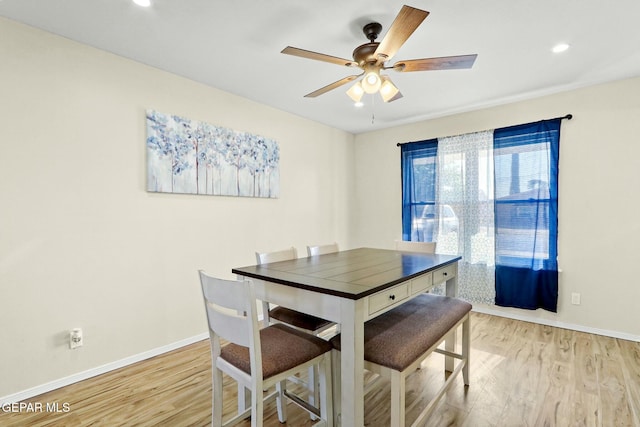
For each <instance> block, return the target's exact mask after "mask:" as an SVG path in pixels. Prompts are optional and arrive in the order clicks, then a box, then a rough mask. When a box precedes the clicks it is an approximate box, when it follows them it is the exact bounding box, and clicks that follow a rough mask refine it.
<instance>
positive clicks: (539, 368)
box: [0, 313, 640, 427]
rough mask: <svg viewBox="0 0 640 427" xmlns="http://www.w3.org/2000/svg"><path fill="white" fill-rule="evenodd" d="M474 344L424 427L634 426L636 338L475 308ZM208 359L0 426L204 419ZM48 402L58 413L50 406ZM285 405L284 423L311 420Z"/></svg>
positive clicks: (380, 405)
mask: <svg viewBox="0 0 640 427" xmlns="http://www.w3.org/2000/svg"><path fill="white" fill-rule="evenodd" d="M471 347H472V348H471V385H470V386H469V387H468V388H466V389H465V387H464V386H463V383H462V377H458V378H456V382H455V383H454V384H453V386H452V388H451V389H450V391H449V392H448V393H447V395H446V396H445V398H443V400H442V402H441V403H440V404H439V405H438V407H437V409H436V411H435V412H434V414H433V415H432V416H431V418H430V419H429V421H428V424H427V425H429V426H465V427H482V426H532V427H533V426H563V427H564V426H598V427H608V426H623V427H627V426H631V427H640V343H636V342H631V341H624V340H619V339H615V338H608V337H603V336H598V335H592V334H586V333H581V332H575V331H570V330H566V329H559V328H553V327H549V326H543V325H537V324H533V323H527V322H521V321H517V320H511V319H506V318H501V317H495V316H490V315H486V314H479V313H472V330H471ZM210 363H211V360H210V354H209V342H208V341H202V342H199V343H196V344H193V345H190V346H188V347H184V348H181V349H179V350H176V351H173V352H171V353H167V354H164V355H161V356H158V357H155V358H153V359H149V360H147V361H143V362H140V363H137V364H135V365H132V366H129V367H126V368H122V369H119V370H117V371H113V372H110V373H107V374H104V375H101V376H98V377H95V378H92V379H88V380H85V381H82V382H80V383H77V384H73V385H70V386H67V387H64V388H61V389H58V390H55V391H52V392H50V393H46V394H43V395H41V396H37V397H35V398H33V399H30V400H29V401H27V402H25V403H32V404H33V405H34V407H35V405H36V404H42V406H43V410H42V412H28V413H27V412H23V413H6V412H3V411H2V410H0V425H1V426H3V427H4V426H20V427H22V426H29V427H44V426H171V427H174V426H205V425H209V424H210V422H211V415H210V411H211V369H210ZM443 365H444V361H443V357H442V356H440V355H437V354H433V355H432V356H431V357H430V358H429V359H428V360H427V361H426V362H425V363H424V364H423V367H422V369H420V370H419V371H416V373H414V374H413V375H411V376H410V378H409V379H408V384H407V398H406V400H407V408H408V409H407V413H408V414H407V416H408V419H409V421H412V420H413V419H414V418H415V416H417V414H418V413H419V411H420V410H421V408H422V405H424V404H425V403H426V402H425V401H426V400H427V399H429V398H430V397H431V396H433V395H434V394H435V392H436V391H437V390H438V388H439V387H440V385H441V384H442V383H443V382H444V380H445V375H444V373H443V371H442V369H443ZM225 393H226V395H225V408H226V409H225V411H229V413H230V412H231V410H232V408H233V407H234V405H235V383H233V382H232V381H231V380H230V379H229V378H226V377H225ZM389 393H390V390H389V387H388V385H387V384H384V383H381V387H379V388H377V389H374V390H372V391H371V392H370V393H368V394H367V395H366V397H365V423H366V425H367V426H373V427H376V426H380V427H384V426H387V425H388V424H389ZM47 403H48V404H50V405H52V404H55V403H57V404H58V408H59V411H60V412H47V411H46V404H47ZM64 404H67V405H68V408H67V409H68V411H66V412H64V411H65V406H64ZM288 408H289V410H288V412H289V420H288V422H287V424H286V425H288V426H310V425H312V423H311V421H310V420H309V418H308V416H307V414H306V413H305V412H303V411H302V410H300V409H299V408H297V407H296V406H294V405H291V404H290V405H289V406H288ZM265 417H266V419H265V426H267V427H269V426H281V425H282V424H280V423H279V422H278V419H277V415H276V412H275V405H274V404H269V405H268V406H267V408H266V410H265ZM239 425H241V426H249V425H250V424H249V422H243V423H241V424H239ZM345 427H348V426H345Z"/></svg>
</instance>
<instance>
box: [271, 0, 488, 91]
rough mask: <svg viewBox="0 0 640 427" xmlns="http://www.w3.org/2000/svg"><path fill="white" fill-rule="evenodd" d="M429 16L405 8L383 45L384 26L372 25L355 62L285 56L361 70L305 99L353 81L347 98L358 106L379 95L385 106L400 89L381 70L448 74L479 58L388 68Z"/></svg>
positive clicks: (294, 51)
mask: <svg viewBox="0 0 640 427" xmlns="http://www.w3.org/2000/svg"><path fill="white" fill-rule="evenodd" d="M428 15H429V12H427V11H425V10H421V9H416V8H414V7H411V6H406V5H405V6H402V9H401V10H400V12H399V13H398V15H397V16H396V18H395V19H394V21H393V23H392V24H391V27H389V30H388V31H387V34H385V36H384V38H383V39H382V41H381V42H376V41H375V40H376V39H377V38H378V35H379V34H380V32H381V31H382V25H380V24H379V23H377V22H371V23H369V24H367V25H365V26H364V27H363V29H362V32H363V33H364V35H365V36H366V37H367V39H369V43H365V44H363V45H360V46H358V47H356V48H355V49H354V51H353V55H352V56H353V61H352V60H349V59H344V58H339V57H335V56H331V55H325V54H323V53H318V52H312V51H308V50H304V49H299V48H296V47H291V46H287V47H286V48H284V49H283V50H282V53H284V54H287V55H293V56H299V57H302V58H307V59H314V60H316V61H323V62H330V63H332V64H336V65H341V66H346V67H359V68H361V69H362V71H363V73H362V74H360V75H353V76H348V77H345V78H343V79H341V80H338V81H336V82H334V83H331V84H329V85H327V86H324V87H322V88H320V89H318V90H315V91H313V92H311V93H308V94H307V95H305V97H307V98H315V97H317V96H320V95H322V94H324V93H326V92H329V91H331V90H333V89H336V88H338V87H340V86H342V85H345V84H347V83H349V82H351V81H353V80H356V79H360V77H362V76H364V77H363V78H362V79H360V80H358V81H357V82H356V83H355V84H354V85H352V86H351V88H349V90H347V95H348V96H349V97H350V98H351V99H352V100H353V101H354V102H356V103H359V102H360V100H361V99H362V96H363V95H364V93H369V94H374V93H376V92H378V93H380V96H381V97H382V99H383V100H384V102H392V101H395V100H397V99H400V98H402V94H401V93H400V91H399V89H398V88H397V87H396V86H395V85H394V84H393V83H392V82H391V79H390V78H389V76H386V75H381V74H380V71H381V70H387V69H393V70H395V71H396V72H403V73H406V72H412V71H430V70H449V69H463V68H471V67H472V66H473V63H474V62H475V59H476V57H477V55H475V54H473V55H461V56H449V57H441V58H423V59H412V60H403V61H398V62H397V63H396V64H394V65H392V66H386V65H385V63H386V62H387V61H389V60H390V59H391V58H392V57H393V56H394V55H395V54H396V52H397V51H398V50H399V49H400V47H402V45H403V44H404V43H405V42H406V41H407V39H408V38H409V37H410V36H411V34H413V32H414V31H415V30H416V29H417V28H418V26H420V24H422V21H424V19H425V18H426V17H427V16H428Z"/></svg>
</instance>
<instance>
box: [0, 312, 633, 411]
mask: <svg viewBox="0 0 640 427" xmlns="http://www.w3.org/2000/svg"><path fill="white" fill-rule="evenodd" d="M473 311H475V312H477V313H484V314H490V315H493V316H500V317H506V318H509V319H515V320H522V321H524V322H531V323H539V324H541V325H547V326H555V327H557V328H563V329H570V330H574V331H579V332H587V333H590V334H596V335H604V336H607V337H612V338H620V339H623V340H628V341H635V342H640V336H637V335H633V334H627V333H625V332H618V331H609V330H605V329H598V328H590V327H587V326H582V325H575V324H571V323H564V322H558V321H555V320H549V319H541V318H538V317H533V316H526V315H521V314H516V313H510V312H505V311H500V310H497V309H492V308H491V307H489V306H477V305H476V306H474V307H473ZM207 338H209V334H208V333H206V332H205V333H202V334H200V335H196V336H194V337H191V338H186V339H184V340H180V341H177V342H174V343H171V344H167V345H165V346H162V347H158V348H154V349H152V350H149V351H145V352H144V353H140V354H135V355H133V356H130V357H126V358H124V359H120V360H117V361H115V362H111V363H107V364H106V365H102V366H98V367H96V368H92V369H89V370H86V371H84V372H79V373H77V374H73V375H70V376H68V377H64V378H60V379H58V380H55V381H51V382H49V383H46V384H42V385H39V386H36V387H33V388H30V389H27V390H24V391H20V392H18V393H14V394H10V395H8V396H3V397H0V406H2V405H4V404H5V403H14V402H20V401H22V400H25V399H29V398H31V397H34V396H38V395H40V394H43V393H47V392H49V391H52V390H56V389H58V388H61V387H64V386H67V385H70V384H74V383H77V382H79V381H83V380H86V379H88V378H91V377H95V376H97V375H101V374H105V373H107V372H110V371H113V370H116V369H120V368H123V367H125V366H128V365H132V364H134V363H137V362H141V361H143V360H146V359H150V358H152V357H155V356H159V355H161V354H164V353H167V352H169V351H172V350H176V349H178V348H181V347H184V346H187V345H189V344H193V343H196V342H198V341H202V340H205V339H207Z"/></svg>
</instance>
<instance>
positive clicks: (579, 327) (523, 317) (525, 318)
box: [472, 305, 640, 342]
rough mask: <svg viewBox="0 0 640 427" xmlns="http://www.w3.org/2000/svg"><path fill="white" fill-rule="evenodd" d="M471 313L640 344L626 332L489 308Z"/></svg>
mask: <svg viewBox="0 0 640 427" xmlns="http://www.w3.org/2000/svg"><path fill="white" fill-rule="evenodd" d="M472 311H475V312H477V313H484V314H490V315H492V316H499V317H506V318H508V319H514V320H522V321H524V322H531V323H538V324H541V325H547V326H555V327H556V328H562V329H570V330H572V331H578V332H587V333H590V334H595V335H603V336H606V337H611V338H620V339H623V340H627V341H635V342H640V336H639V335H633V334H628V333H626V332H619V331H610V330H606V329H598V328H591V327H589V326H583V325H576V324H573V323H565V322H559V321H557V320H550V319H542V318H539V317H534V316H527V315H526V314H518V313H512V312H507V311H502V310H498V309H493V308H491V307H490V306H484V305H481V306H478V305H474V306H473V310H472Z"/></svg>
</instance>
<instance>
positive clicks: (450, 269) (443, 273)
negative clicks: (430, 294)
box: [433, 264, 457, 285]
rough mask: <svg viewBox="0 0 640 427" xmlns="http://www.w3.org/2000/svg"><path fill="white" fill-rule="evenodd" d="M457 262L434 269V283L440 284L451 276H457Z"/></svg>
mask: <svg viewBox="0 0 640 427" xmlns="http://www.w3.org/2000/svg"><path fill="white" fill-rule="evenodd" d="M456 271H457V269H456V264H451V265H448V266H446V267H442V268H439V269H437V270H433V283H434V284H436V285H438V284H440V283H442V282H445V281H447V280H449V279H451V278H454V277H456Z"/></svg>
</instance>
